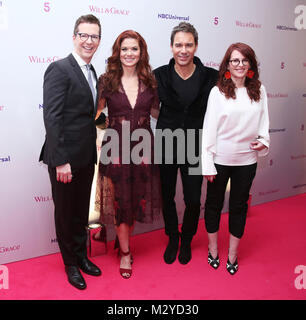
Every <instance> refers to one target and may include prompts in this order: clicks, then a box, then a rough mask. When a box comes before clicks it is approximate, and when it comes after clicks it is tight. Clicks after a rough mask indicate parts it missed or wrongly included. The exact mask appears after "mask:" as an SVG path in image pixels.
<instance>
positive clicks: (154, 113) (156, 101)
mask: <svg viewBox="0 0 306 320" xmlns="http://www.w3.org/2000/svg"><path fill="white" fill-rule="evenodd" d="M159 107H160V102H159V98H158V92H157V89H153V103H152V106H151V116H152V117H153V118H155V119H157V118H158V115H159Z"/></svg>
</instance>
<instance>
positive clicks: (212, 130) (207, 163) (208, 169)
mask: <svg viewBox="0 0 306 320" xmlns="http://www.w3.org/2000/svg"><path fill="white" fill-rule="evenodd" d="M219 94H220V93H219V89H218V88H217V87H214V88H213V89H212V90H211V92H210V94H209V98H208V103H207V110H206V114H205V118H204V124H203V130H202V174H203V175H205V176H206V175H216V174H217V170H216V167H215V164H214V155H215V154H216V143H217V130H218V121H219V116H218V106H217V103H218V102H217V101H218V95H219Z"/></svg>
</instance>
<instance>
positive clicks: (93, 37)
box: [76, 32, 101, 42]
mask: <svg viewBox="0 0 306 320" xmlns="http://www.w3.org/2000/svg"><path fill="white" fill-rule="evenodd" d="M76 35H79V37H80V39H81V41H87V40H88V38H89V37H90V38H91V41H92V42H98V41H99V40H100V39H101V37H100V36H98V35H96V34H87V33H82V32H78V33H76Z"/></svg>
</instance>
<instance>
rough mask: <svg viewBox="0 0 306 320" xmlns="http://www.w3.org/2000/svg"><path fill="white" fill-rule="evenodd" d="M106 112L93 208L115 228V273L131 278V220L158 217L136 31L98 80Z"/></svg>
mask: <svg viewBox="0 0 306 320" xmlns="http://www.w3.org/2000/svg"><path fill="white" fill-rule="evenodd" d="M106 106H107V108H108V118H109V126H108V128H107V129H106V131H105V135H104V138H103V142H102V148H101V157H100V164H99V176H98V183H97V184H98V192H99V197H98V206H99V209H100V212H101V221H102V222H103V223H115V228H116V233H117V241H118V240H119V243H118V244H119V252H120V253H121V261H120V274H121V275H122V277H123V278H125V279H128V278H130V276H131V275H132V267H131V264H132V262H133V258H132V256H131V253H130V248H129V239H130V235H131V233H132V231H133V227H134V223H135V221H139V222H152V221H153V220H154V219H155V218H156V217H157V216H158V215H159V213H160V206H161V201H160V181H159V169H158V166H157V165H154V164H153V162H154V161H153V160H154V152H153V141H154V139H153V133H152V130H151V128H150V115H152V116H153V117H154V118H157V116H158V111H159V101H158V95H157V89H156V82H155V79H154V76H153V75H152V72H151V67H150V65H149V56H148V52H147V45H146V42H145V40H144V39H143V38H142V37H141V36H140V35H139V34H138V33H137V32H135V31H131V30H128V31H125V32H123V33H121V34H120V35H119V36H118V38H117V39H116V41H115V43H114V45H113V53H112V56H111V57H110V58H109V59H108V65H107V69H106V73H105V74H103V75H102V76H101V77H100V79H99V107H98V109H99V111H98V112H101V111H102V110H103V108H104V107H106Z"/></svg>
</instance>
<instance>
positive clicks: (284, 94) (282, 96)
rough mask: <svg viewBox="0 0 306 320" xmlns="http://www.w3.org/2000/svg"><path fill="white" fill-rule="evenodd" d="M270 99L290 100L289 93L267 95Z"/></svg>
mask: <svg viewBox="0 0 306 320" xmlns="http://www.w3.org/2000/svg"><path fill="white" fill-rule="evenodd" d="M267 96H268V98H269V99H277V98H288V96H289V95H288V93H280V92H278V93H267Z"/></svg>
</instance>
